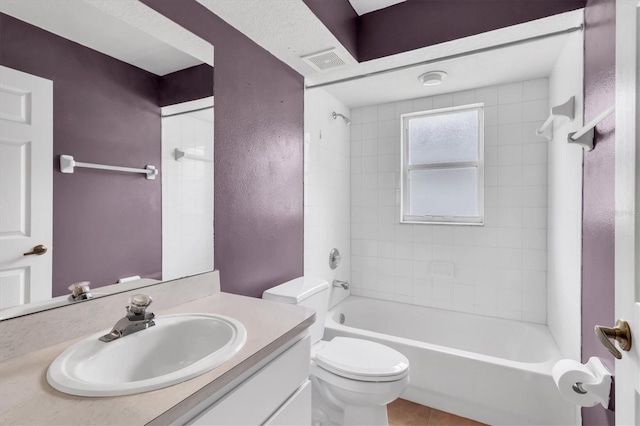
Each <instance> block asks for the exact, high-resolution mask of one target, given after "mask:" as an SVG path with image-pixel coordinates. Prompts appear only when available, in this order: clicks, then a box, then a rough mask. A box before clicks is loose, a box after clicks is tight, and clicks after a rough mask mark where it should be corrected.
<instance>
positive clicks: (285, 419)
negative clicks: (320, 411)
mask: <svg viewBox="0 0 640 426" xmlns="http://www.w3.org/2000/svg"><path fill="white" fill-rule="evenodd" d="M306 425H311V382H310V381H309V380H307V381H306V382H305V383H304V384H303V385H302V386H300V387H299V388H298V390H297V391H296V393H294V394H293V395H291V398H289V399H288V400H287V402H285V403H284V404H283V405H282V407H280V408H278V411H276V412H275V413H274V414H273V416H271V418H270V419H269V420H267V421H266V422H265V424H264V426H306Z"/></svg>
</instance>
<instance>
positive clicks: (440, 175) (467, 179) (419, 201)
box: [409, 167, 478, 217]
mask: <svg viewBox="0 0 640 426" xmlns="http://www.w3.org/2000/svg"><path fill="white" fill-rule="evenodd" d="M409 180H410V181H411V185H410V186H409V188H410V193H409V200H410V205H409V214H410V215H412V216H448V217H456V216H467V217H474V216H477V215H478V197H477V190H478V179H477V170H476V168H475V167H473V168H472V167H469V168H455V169H425V170H412V171H411V172H410V173H409Z"/></svg>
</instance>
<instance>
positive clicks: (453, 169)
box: [401, 104, 484, 225]
mask: <svg viewBox="0 0 640 426" xmlns="http://www.w3.org/2000/svg"><path fill="white" fill-rule="evenodd" d="M401 120H402V129H403V132H402V185H401V193H402V197H401V214H402V216H401V221H402V222H409V223H449V224H451V223H458V224H477V225H481V224H482V223H483V216H484V168H483V152H484V147H483V145H484V124H483V123H484V122H483V104H473V105H467V106H463V107H454V108H443V109H437V110H431V111H423V112H418V113H412V114H403V115H402V116H401Z"/></svg>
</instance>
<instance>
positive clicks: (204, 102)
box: [160, 96, 213, 117]
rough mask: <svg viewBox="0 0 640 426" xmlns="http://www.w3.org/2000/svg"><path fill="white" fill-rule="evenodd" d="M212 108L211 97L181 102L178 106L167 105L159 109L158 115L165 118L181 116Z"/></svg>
mask: <svg viewBox="0 0 640 426" xmlns="http://www.w3.org/2000/svg"><path fill="white" fill-rule="evenodd" d="M212 107H213V96H209V97H207V98H202V99H196V100H194V101H188V102H181V103H179V104H174V105H168V106H164V107H162V108H160V115H161V116H162V117H167V116H170V115H176V114H183V113H185V112H190V111H197V110H200V109H205V108H212Z"/></svg>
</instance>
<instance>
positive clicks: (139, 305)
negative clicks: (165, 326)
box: [99, 294, 156, 342]
mask: <svg viewBox="0 0 640 426" xmlns="http://www.w3.org/2000/svg"><path fill="white" fill-rule="evenodd" d="M151 302H153V299H151V296H147V295H146V294H136V295H134V296H133V297H132V298H131V300H130V302H129V303H130V304H129V306H127V315H126V316H125V317H124V318H121V319H120V320H118V322H117V323H116V325H114V326H113V330H111V332H110V333H108V334H105V335H104V336H102V337H101V338H100V339H99V340H101V341H103V342H111V341H113V340H116V339H119V338H120V337H124V336H127V335H129V334H133V333H137V332H138V331H142V330H146V329H147V328H149V327H152V326H154V325H156V323H155V322H153V319H154V318H155V314H154V313H153V312H147V308H148V307H149V305H150V304H151Z"/></svg>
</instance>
